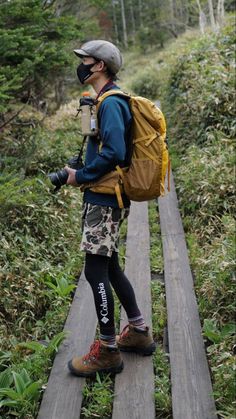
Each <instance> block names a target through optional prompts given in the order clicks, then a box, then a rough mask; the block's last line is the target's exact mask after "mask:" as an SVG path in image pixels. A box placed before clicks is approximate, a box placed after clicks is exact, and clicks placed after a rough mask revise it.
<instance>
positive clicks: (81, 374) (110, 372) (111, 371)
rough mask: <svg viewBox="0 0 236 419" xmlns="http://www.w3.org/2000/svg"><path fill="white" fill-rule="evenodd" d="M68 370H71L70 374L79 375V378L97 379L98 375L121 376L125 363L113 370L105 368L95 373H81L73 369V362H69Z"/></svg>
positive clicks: (112, 368)
mask: <svg viewBox="0 0 236 419" xmlns="http://www.w3.org/2000/svg"><path fill="white" fill-rule="evenodd" d="M68 368H69V370H70V372H71V373H72V374H74V375H77V377H85V378H86V377H93V378H95V377H96V374H97V373H99V374H119V373H120V372H121V371H122V370H123V368H124V363H123V361H122V363H121V364H120V365H119V366H118V367H111V368H103V369H101V370H98V371H94V372H80V371H78V370H76V368H74V367H73V365H72V361H69V362H68Z"/></svg>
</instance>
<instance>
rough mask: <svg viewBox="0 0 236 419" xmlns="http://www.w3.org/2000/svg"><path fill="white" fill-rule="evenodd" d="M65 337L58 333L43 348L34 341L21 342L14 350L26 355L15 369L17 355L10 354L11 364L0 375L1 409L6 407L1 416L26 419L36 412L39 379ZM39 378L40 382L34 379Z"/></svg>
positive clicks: (39, 388)
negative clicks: (3, 414)
mask: <svg viewBox="0 0 236 419" xmlns="http://www.w3.org/2000/svg"><path fill="white" fill-rule="evenodd" d="M64 338H65V333H60V334H58V335H56V336H54V338H53V339H52V340H51V341H48V342H46V345H45V344H44V343H40V342H34V341H31V342H25V343H20V344H19V345H18V347H17V350H18V351H25V356H24V361H21V363H20V364H19V365H17V366H16V365H14V357H16V353H15V354H14V352H12V354H11V360H12V365H11V363H10V362H9V365H8V366H7V367H6V368H5V369H4V370H3V371H2V372H1V373H0V407H1V408H5V409H6V408H7V412H6V410H5V412H6V416H4V417H6V418H8V417H9V415H10V417H11V415H14V416H17V417H20V418H25V417H26V416H27V417H29V414H34V413H35V412H36V411H37V406H38V401H39V398H40V395H41V388H42V378H44V379H45V376H44V377H42V371H45V372H47V368H48V367H49V365H50V362H51V357H52V355H53V354H54V352H56V351H57V350H58V347H59V345H60V343H61V342H62V341H63V340H64ZM26 351H27V352H26ZM3 354H4V353H3ZM16 368H17V370H16ZM39 376H40V377H41V379H37V378H38V377H39ZM33 377H34V378H33Z"/></svg>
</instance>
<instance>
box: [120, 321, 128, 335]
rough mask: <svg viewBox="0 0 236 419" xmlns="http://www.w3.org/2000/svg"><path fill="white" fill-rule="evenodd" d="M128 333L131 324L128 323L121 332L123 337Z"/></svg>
mask: <svg viewBox="0 0 236 419" xmlns="http://www.w3.org/2000/svg"><path fill="white" fill-rule="evenodd" d="M128 333H129V324H127V325H126V326H125V327H124V328H123V330H122V332H121V334H120V337H121V338H124V337H125V336H127V335H128Z"/></svg>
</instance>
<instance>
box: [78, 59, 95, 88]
mask: <svg viewBox="0 0 236 419" xmlns="http://www.w3.org/2000/svg"><path fill="white" fill-rule="evenodd" d="M95 64H96V63H92V64H83V63H81V64H80V65H79V66H78V67H77V76H78V79H79V81H80V83H81V84H84V82H85V80H87V79H88V78H89V77H90V76H92V74H93V72H92V71H90V69H91V68H92V67H93V66H94V65H95Z"/></svg>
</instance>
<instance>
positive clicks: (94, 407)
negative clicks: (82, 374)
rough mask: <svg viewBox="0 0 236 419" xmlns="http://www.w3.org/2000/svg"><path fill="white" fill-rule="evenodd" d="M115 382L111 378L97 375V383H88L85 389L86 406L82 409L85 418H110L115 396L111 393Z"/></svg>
mask: <svg viewBox="0 0 236 419" xmlns="http://www.w3.org/2000/svg"><path fill="white" fill-rule="evenodd" d="M112 388H113V382H112V380H111V377H110V376H109V374H108V375H104V376H103V377H100V376H99V374H97V375H96V380H95V381H92V380H90V381H87V383H86V385H85V387H84V389H83V396H84V406H83V407H82V417H83V418H93V417H100V418H104V419H105V418H109V417H110V415H111V412H112V400H113V398H114V394H113V392H112V391H111V390H112Z"/></svg>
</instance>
